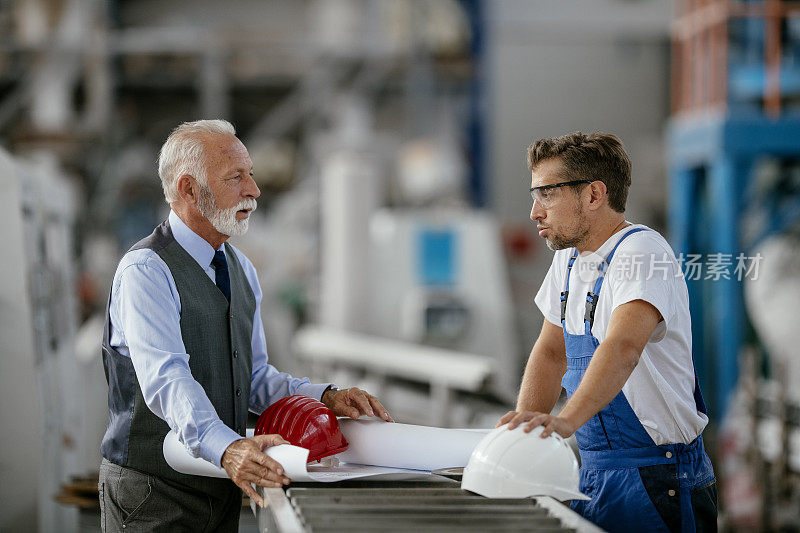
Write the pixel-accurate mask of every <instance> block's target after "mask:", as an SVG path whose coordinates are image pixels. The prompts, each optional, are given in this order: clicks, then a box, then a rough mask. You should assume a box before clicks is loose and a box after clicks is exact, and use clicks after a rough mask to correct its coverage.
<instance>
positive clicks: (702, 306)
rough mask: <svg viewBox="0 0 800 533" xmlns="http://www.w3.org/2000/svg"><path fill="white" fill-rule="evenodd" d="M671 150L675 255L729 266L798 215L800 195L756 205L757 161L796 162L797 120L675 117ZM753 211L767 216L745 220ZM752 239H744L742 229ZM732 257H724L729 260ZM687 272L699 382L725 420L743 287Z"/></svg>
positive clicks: (799, 146)
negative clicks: (721, 260)
mask: <svg viewBox="0 0 800 533" xmlns="http://www.w3.org/2000/svg"><path fill="white" fill-rule="evenodd" d="M668 141H669V145H670V195H671V198H670V209H669V215H670V217H669V218H670V226H669V230H670V237H671V240H672V245H673V247H674V249H675V253H676V254H677V255H678V256H679V257H683V258H687V257H690V256H693V255H696V254H699V255H700V257H701V260H702V261H707V260H708V258H709V257H710V256H711V255H712V254H726V255H725V257H729V258H730V259H731V260H732V262H733V264H734V265H735V264H736V258H737V257H740V254H743V255H744V256H745V257H751V256H750V255H749V254H752V250H753V247H754V246H756V245H757V244H758V243H759V242H760V241H761V240H762V239H764V238H765V237H767V236H769V235H771V234H773V233H779V232H782V231H784V230H785V229H787V228H788V227H789V226H790V225H791V224H793V223H794V222H795V221H796V220H798V217H799V216H800V196H796V197H794V198H790V199H789V201H786V199H785V198H784V199H780V198H778V196H780V195H781V194H782V193H781V192H780V191H778V190H776V191H773V193H772V196H771V198H772V199H771V200H767V201H764V199H762V200H760V202H761V205H753V202H752V199H753V198H754V192H753V185H752V184H753V181H754V172H753V170H754V168H755V164H756V162H757V161H758V160H759V159H760V158H762V157H765V156H766V157H776V158H781V159H785V158H798V157H800V118H798V117H797V116H794V117H787V118H779V119H770V118H768V117H765V116H763V115H762V116H756V115H753V116H748V117H741V118H737V117H735V116H728V115H720V116H717V117H713V116H712V117H703V118H699V117H698V118H684V119H673V120H672V121H671V123H670V125H669V129H668ZM755 210H762V211H765V213H764V216H759V217H752V218H748V219H747V221H745V220H744V217H745V216H746V215H745V213H747V214H752V213H753V212H754V211H755ZM750 224H759V226H760V227H758V228H752V227H750V228H748V232H747V233H748V234H755V237H753V238H748V239H745V237H744V233H743V231H742V230H743V228H744V227H745V225H750ZM728 254H729V255H728ZM685 267H686V265H684V271H685V272H686V273H687V285H688V288H689V297H690V308H691V313H692V337H693V339H692V342H693V346H694V351H693V353H694V362H695V368H696V370H697V374H698V377H699V379H700V381H701V383H702V385H703V388H704V389H705V390H706V397H707V400H708V402H709V404H710V408H711V413H712V418H714V419H716V420H719V419H721V418H722V416H724V414H725V411H726V408H727V405H728V401H729V398H730V395H731V392H732V391H733V389H734V388H735V386H736V382H737V378H738V359H739V353H740V349H741V347H742V345H743V343H744V340H745V330H746V327H747V318H746V313H745V309H744V299H743V292H742V282H741V281H740V280H739V279H738V277H737V276H734V275H730V276H729V278H728V279H724V278H720V279H713V277H711V278H709V277H708V275H707V274H706V273H701V275H700V276H699V277H700V279H694V278H695V276H692V275H689V272H687V269H686V268H685Z"/></svg>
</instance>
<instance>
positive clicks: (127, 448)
mask: <svg viewBox="0 0 800 533" xmlns="http://www.w3.org/2000/svg"><path fill="white" fill-rule="evenodd" d="M158 170H159V176H160V178H161V183H162V186H163V188H164V196H165V199H166V200H167V202H168V203H169V205H170V208H171V212H170V214H169V218H168V219H167V220H166V221H165V222H164V223H163V224H161V225H160V226H159V227H158V228H156V229H155V231H154V232H153V233H152V235H150V236H149V237H147V238H145V239H143V240H142V241H140V242H139V243H138V244H136V245H135V246H134V247H133V248H131V249H130V250H129V251H128V252H127V253H126V254H125V256H123V258H122V260H121V261H120V263H119V266H118V267H117V272H116V274H115V275H114V281H113V285H112V288H111V296H110V300H109V308H108V313H107V316H106V330H105V333H104V338H103V364H104V365H105V369H106V377H107V379H108V405H109V424H108V429H107V430H106V434H105V436H104V437H103V442H102V445H101V447H100V451H101V452H102V455H103V461H102V463H101V465H100V484H99V490H100V508H101V520H102V527H103V530H104V531H122V530H123V529H124V530H125V531H176V530H180V531H237V530H238V523H239V514H240V513H241V508H242V493H241V491H242V490H244V492H246V493H247V494H248V496H250V497H251V498H252V499H253V500H254V501H255V502H256V503H258V504H262V503H263V502H262V500H261V498H260V497H259V496H258V494H257V493H256V491H255V490H254V489H253V487H252V485H251V484H252V483H254V484H256V485H261V486H265V487H280V486H282V485H284V484H286V483H289V479H288V478H287V477H286V476H285V474H284V472H283V470H282V468H281V466H280V464H278V463H277V462H275V461H274V460H273V459H271V458H270V457H269V456H267V455H266V454H265V453H264V452H263V449H264V448H265V447H267V446H273V445H276V444H281V443H283V442H285V441H284V440H283V439H282V438H281V437H280V436H279V435H258V436H255V437H252V438H245V423H246V421H247V412H248V410H249V411H252V412H255V413H261V412H262V411H263V410H264V409H266V408H267V407H268V406H269V405H270V404H272V403H274V402H275V401H277V400H279V399H280V398H283V397H285V396H289V395H292V394H302V395H306V396H310V397H313V398H316V399H319V400H321V401H322V402H323V403H324V404H326V405H327V406H328V407H329V408H331V409H332V410H333V412H334V413H336V414H337V415H338V416H350V417H352V418H358V417H359V416H360V415H362V414H366V415H368V416H379V417H381V418H383V419H384V420H386V421H391V417H390V416H389V413H388V412H387V411H386V410H385V409H384V408H383V406H382V405H381V403H380V402H379V401H378V400H377V399H376V398H375V397H373V396H371V395H369V394H368V393H366V392H365V391H362V390H360V389H357V388H352V389H346V390H337V389H336V388H335V387H333V386H332V385H331V384H328V383H323V384H312V383H309V381H308V379H305V378H304V379H298V378H294V377H292V376H290V375H289V374H286V373H282V372H278V370H277V369H275V368H274V367H273V366H272V365H270V364H269V363H268V357H267V349H266V348H267V347H266V341H265V339H264V327H263V325H262V324H261V312H260V307H261V288H260V287H259V284H258V278H257V276H256V271H255V268H253V265H252V263H251V262H250V261H249V260H248V259H247V258H246V257H245V256H244V254H242V253H241V252H240V251H239V250H237V249H236V248H234V247H233V246H231V245H230V244H227V243H226V242H225V241H227V240H228V238H229V237H230V236H231V235H241V234H243V233H244V232H245V231H247V226H248V220H249V217H250V213H251V212H252V211H253V210H254V209H255V208H256V198H258V196H259V195H260V191H259V190H258V186H256V183H255V181H253V163H252V161H251V160H250V156H249V154H248V153H247V149H246V148H245V147H244V145H243V144H242V143H241V141H239V139H238V138H237V137H236V135H235V131H234V129H233V126H232V125H231V124H229V123H228V122H225V121H223V120H201V121H197V122H189V123H184V124H181V125H180V126H178V127H177V128H176V129H175V130H174V131H173V132H172V134H171V135H170V136H169V137H168V138H167V140H166V142H165V143H164V145H163V146H162V148H161V153H160V155H159V169H158ZM170 428H171V429H173V430H174V431H176V432H177V434H178V437H179V439H180V440H181V442H182V443H183V444H185V445H186V446H187V447H188V448H189V449H190V450H191V451H192V453H194V454H195V456H199V457H202V458H203V459H205V460H207V461H209V462H211V463H213V464H215V465H217V466H222V467H223V468H224V469H225V471H226V472H227V473H228V476H229V477H230V479H216V478H207V477H202V476H190V475H185V474H179V473H178V472H176V471H175V470H173V469H172V468H170V467H169V465H167V463H166V461H165V460H164V456H163V453H162V443H163V441H164V436H165V435H166V434H167V432H168V431H169V430H170Z"/></svg>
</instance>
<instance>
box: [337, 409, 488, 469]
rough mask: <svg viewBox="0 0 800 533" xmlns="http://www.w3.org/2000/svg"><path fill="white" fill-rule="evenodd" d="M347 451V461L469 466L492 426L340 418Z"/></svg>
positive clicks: (343, 457) (421, 466) (402, 465)
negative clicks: (455, 426)
mask: <svg viewBox="0 0 800 533" xmlns="http://www.w3.org/2000/svg"><path fill="white" fill-rule="evenodd" d="M339 427H340V428H341V429H342V433H343V434H344V436H345V438H346V439H347V442H348V443H349V444H350V446H349V447H348V449H347V451H344V452H342V453H340V454H339V455H337V457H338V458H339V460H340V461H342V462H344V463H358V464H363V465H376V466H386V467H391V468H406V469H413V470H436V469H438V468H458V467H463V466H467V463H468V462H469V456H470V455H471V454H472V450H473V449H474V448H475V446H477V445H478V443H479V442H480V441H481V439H482V438H483V437H484V436H485V435H486V434H487V433H488V432H489V431H490V430H488V429H480V430H474V429H445V428H436V427H427V426H414V425H410V424H398V423H389V422H384V421H382V420H347V419H339Z"/></svg>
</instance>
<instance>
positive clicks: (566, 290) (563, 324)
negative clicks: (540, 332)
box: [561, 248, 578, 331]
mask: <svg viewBox="0 0 800 533" xmlns="http://www.w3.org/2000/svg"><path fill="white" fill-rule="evenodd" d="M577 258H578V249H577V248H575V251H574V252H572V257H570V258H569V263H567V278H566V281H565V282H564V290H563V291H561V327H562V328H563V329H564V331H567V325H566V318H567V298H568V297H569V274H570V272H572V265H574V264H575V259H577Z"/></svg>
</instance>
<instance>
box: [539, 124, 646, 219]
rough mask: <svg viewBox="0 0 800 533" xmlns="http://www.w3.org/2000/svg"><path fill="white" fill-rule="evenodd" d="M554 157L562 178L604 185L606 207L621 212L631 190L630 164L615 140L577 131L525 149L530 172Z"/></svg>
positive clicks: (614, 138) (620, 145) (607, 136)
mask: <svg viewBox="0 0 800 533" xmlns="http://www.w3.org/2000/svg"><path fill="white" fill-rule="evenodd" d="M554 157H557V158H558V159H559V160H560V161H561V163H562V165H563V166H564V172H565V174H566V176H565V177H567V178H569V179H571V180H582V179H594V180H599V181H602V182H603V183H605V185H606V189H607V190H608V205H609V206H610V207H611V209H613V210H614V211H617V212H619V213H624V212H625V203H626V202H627V200H628V188H629V187H630V186H631V160H630V158H629V157H628V154H627V153H626V152H625V147H624V146H623V145H622V141H620V140H619V137H617V136H616V135H611V134H609V133H600V132H595V133H590V134H589V135H584V134H583V133H581V132H579V131H578V132H575V133H570V134H569V135H562V136H561V137H552V138H549V139H539V140H538V141H535V142H533V143H532V144H531V145H530V146H529V147H528V168H529V169H530V170H531V171H532V170H533V169H534V168H535V167H536V165H538V164H539V162H540V161H544V160H545V159H551V158H554Z"/></svg>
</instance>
